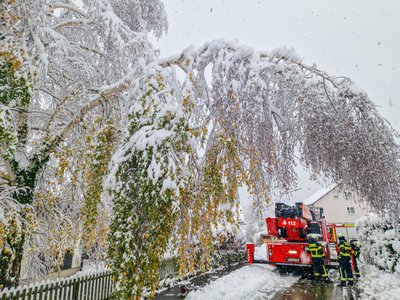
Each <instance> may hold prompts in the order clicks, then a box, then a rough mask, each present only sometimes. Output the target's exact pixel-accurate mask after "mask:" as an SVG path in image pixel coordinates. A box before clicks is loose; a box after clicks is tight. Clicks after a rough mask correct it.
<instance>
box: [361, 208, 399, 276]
mask: <svg viewBox="0 0 400 300" xmlns="http://www.w3.org/2000/svg"><path fill="white" fill-rule="evenodd" d="M357 228H358V231H359V236H360V241H361V252H362V255H363V257H364V260H365V262H366V263H367V264H370V265H375V266H376V267H378V268H379V269H381V270H384V271H387V272H395V273H399V274H400V232H399V231H400V228H399V218H398V217H395V218H393V217H390V216H389V215H377V214H374V213H370V214H368V215H367V216H365V217H362V218H361V219H360V220H359V221H358V222H357Z"/></svg>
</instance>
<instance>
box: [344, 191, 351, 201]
mask: <svg viewBox="0 0 400 300" xmlns="http://www.w3.org/2000/svg"><path fill="white" fill-rule="evenodd" d="M344 197H345V198H346V200H350V199H351V198H353V194H352V193H351V192H345V193H344Z"/></svg>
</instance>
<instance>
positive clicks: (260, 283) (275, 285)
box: [186, 265, 299, 300]
mask: <svg viewBox="0 0 400 300" xmlns="http://www.w3.org/2000/svg"><path fill="white" fill-rule="evenodd" d="M274 270H275V268H274V267H271V266H269V265H252V266H245V267H243V268H240V269H238V270H235V271H233V272H232V273H229V274H227V275H225V276H223V277H221V278H219V279H217V280H216V281H213V282H211V283H210V284H209V285H206V286H204V287H202V288H200V289H199V290H196V291H193V292H190V293H189V294H188V297H187V298H186V299H187V300H197V299H198V300H204V299H207V300H213V299H215V300H220V299H230V300H236V299H237V300H242V299H271V298H272V297H273V296H274V294H275V293H276V292H278V291H280V290H282V289H284V288H287V287H289V286H291V285H292V284H293V283H295V282H296V281H297V280H298V279H299V278H298V277H294V276H280V275H279V273H278V272H274Z"/></svg>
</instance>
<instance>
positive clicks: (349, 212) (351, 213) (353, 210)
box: [347, 207, 356, 215]
mask: <svg viewBox="0 0 400 300" xmlns="http://www.w3.org/2000/svg"><path fill="white" fill-rule="evenodd" d="M347 213H348V214H349V215H353V214H355V213H356V210H355V209H354V207H348V208H347Z"/></svg>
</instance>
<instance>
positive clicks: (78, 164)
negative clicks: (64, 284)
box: [0, 0, 166, 285]
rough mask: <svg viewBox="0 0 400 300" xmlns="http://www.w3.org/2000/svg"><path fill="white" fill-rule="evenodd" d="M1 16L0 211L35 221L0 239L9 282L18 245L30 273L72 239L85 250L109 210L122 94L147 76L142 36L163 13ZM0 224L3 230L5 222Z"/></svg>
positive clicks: (37, 2)
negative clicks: (104, 198)
mask: <svg viewBox="0 0 400 300" xmlns="http://www.w3.org/2000/svg"><path fill="white" fill-rule="evenodd" d="M1 17H2V18H1V20H2V21H1V24H0V26H1V28H2V30H1V37H0V40H1V49H0V59H1V60H0V62H1V74H0V75H1V78H0V82H1V89H0V90H1V107H0V109H1V110H0V116H1V122H0V125H1V127H0V128H1V129H0V135H1V142H0V144H1V149H2V151H1V161H0V171H1V179H0V180H1V181H0V191H1V196H2V215H4V216H8V215H10V214H13V215H15V214H17V215H19V216H20V217H17V219H20V220H26V217H24V216H25V214H24V213H23V211H24V210H26V209H28V207H33V208H34V211H35V213H36V218H33V219H35V220H36V221H34V223H35V224H36V225H37V227H32V226H30V225H29V226H28V225H27V226H25V225H24V224H25V223H26V222H21V226H20V227H16V228H20V230H19V233H18V238H17V239H14V240H10V236H3V235H2V238H4V241H5V242H4V243H2V251H7V253H10V257H12V261H11V262H10V261H9V262H8V263H7V265H8V267H7V269H2V272H1V274H2V275H3V274H5V275H4V276H6V277H4V278H1V280H0V281H1V282H5V283H6V284H7V285H12V284H17V283H18V278H19V269H20V264H21V258H22V252H21V251H22V248H23V247H22V245H23V244H24V243H25V245H26V248H28V249H29V252H33V253H35V254H36V255H31V260H30V261H29V262H28V264H29V271H30V272H33V273H35V272H41V271H45V270H46V269H47V268H48V267H54V263H55V262H56V263H58V264H59V263H61V262H62V257H63V254H64V253H65V252H66V251H67V250H71V249H70V248H71V245H72V244H74V243H75V244H76V243H80V244H81V245H85V246H86V247H88V248H90V247H91V245H90V244H91V243H92V242H93V231H94V229H95V228H96V224H95V223H96V222H97V220H96V216H98V215H101V216H106V215H107V213H103V212H102V213H100V212H99V211H98V209H101V208H103V209H109V208H106V207H104V206H103V207H101V206H100V205H99V204H100V196H101V192H100V191H101V190H102V188H101V187H102V180H103V176H104V175H105V173H107V169H108V168H107V166H108V163H109V160H110V154H111V153H112V151H113V147H114V145H115V144H116V143H117V142H118V140H119V135H120V132H121V128H123V127H124V124H126V120H127V114H128V112H129V109H127V107H129V106H130V105H131V102H130V98H126V97H125V96H126V95H127V94H129V91H130V90H132V89H135V88H137V87H138V86H140V85H141V83H142V82H144V81H145V78H143V76H144V72H145V69H146V66H147V64H148V63H149V62H152V61H153V60H154V51H153V48H152V46H151V44H150V43H149V41H148V40H147V33H149V32H153V33H154V34H155V35H156V36H159V35H160V34H162V33H163V32H164V31H165V30H166V18H165V14H164V11H163V6H162V4H161V3H160V2H159V1H153V0H149V1H129V2H126V1H81V2H79V4H77V5H75V4H74V2H71V1H50V0H49V1H47V0H32V1H28V2H26V1H2V2H1ZM3 29H4V30H3ZM101 144H102V145H101ZM3 210H4V213H3ZM89 210H90V212H89ZM2 220H4V226H5V227H7V226H8V227H9V225H7V224H11V223H10V222H11V221H10V220H12V218H11V217H10V218H5V219H2ZM80 221H82V222H80ZM32 222H33V221H32ZM2 223H3V222H2ZM74 224H79V225H78V226H76V225H74ZM8 227H7V228H8ZM27 228H32V229H33V230H35V231H36V232H39V234H35V235H29V236H27V233H26V232H25V231H26V229H27ZM60 232H63V234H61V235H60ZM82 233H83V236H82ZM60 236H62V237H63V238H64V241H61V240H60V239H59V238H60ZM4 257H5V256H4ZM43 257H46V259H45V260H43V259H41V258H43ZM47 258H50V259H47ZM46 260H48V263H47V262H45V264H44V265H43V262H44V261H46ZM10 264H11V265H12V267H10V266H9V265H10ZM56 265H57V264H56ZM2 266H3V265H2ZM10 270H13V271H12V272H11V273H10ZM3 271H4V272H3ZM7 274H8V275H7Z"/></svg>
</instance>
